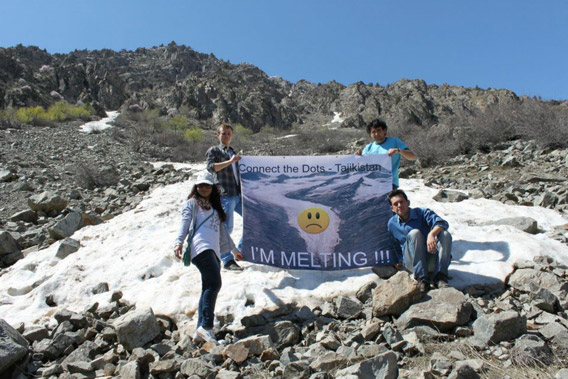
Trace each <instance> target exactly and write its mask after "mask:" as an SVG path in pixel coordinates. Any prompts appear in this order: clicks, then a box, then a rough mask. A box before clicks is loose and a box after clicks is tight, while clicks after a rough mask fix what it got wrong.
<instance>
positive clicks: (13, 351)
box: [0, 319, 29, 373]
mask: <svg viewBox="0 0 568 379" xmlns="http://www.w3.org/2000/svg"><path fill="white" fill-rule="evenodd" d="M28 349H29V345H28V342H27V341H26V339H25V338H24V337H23V336H22V335H21V334H20V333H19V332H18V331H17V330H16V329H14V328H13V327H12V326H11V325H10V324H8V323H7V322H6V321H4V320H3V319H0V373H2V372H4V371H6V370H7V369H8V368H10V367H11V366H12V365H13V364H14V363H16V362H18V361H19V360H20V359H22V358H23V357H24V356H25V355H26V354H27V352H28Z"/></svg>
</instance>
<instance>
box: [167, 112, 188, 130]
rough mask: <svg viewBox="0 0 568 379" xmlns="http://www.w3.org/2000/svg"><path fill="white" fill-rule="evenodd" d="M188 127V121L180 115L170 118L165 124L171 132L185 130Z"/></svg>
mask: <svg viewBox="0 0 568 379" xmlns="http://www.w3.org/2000/svg"><path fill="white" fill-rule="evenodd" d="M188 125H189V119H188V118H187V117H186V116H184V115H182V114H178V115H177V116H174V117H172V119H171V120H170V122H168V123H167V124H166V126H167V127H168V128H170V129H173V130H185V129H187V126H188Z"/></svg>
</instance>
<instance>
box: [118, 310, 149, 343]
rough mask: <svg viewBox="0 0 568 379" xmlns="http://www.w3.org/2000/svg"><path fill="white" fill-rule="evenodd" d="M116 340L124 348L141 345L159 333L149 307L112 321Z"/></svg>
mask: <svg viewBox="0 0 568 379" xmlns="http://www.w3.org/2000/svg"><path fill="white" fill-rule="evenodd" d="M114 328H115V329H116V335H117V338H118V342H119V343H121V344H122V345H123V346H124V347H125V349H126V350H128V351H131V350H132V349H134V348H137V347H142V346H144V345H145V344H146V343H148V342H150V341H152V340H153V339H154V338H156V337H157V336H158V335H159V334H160V324H159V323H158V320H157V319H156V317H155V316H154V312H153V311H152V309H151V308H145V309H140V310H135V311H132V312H129V313H127V314H125V315H123V316H121V317H119V318H118V319H116V320H115V321H114Z"/></svg>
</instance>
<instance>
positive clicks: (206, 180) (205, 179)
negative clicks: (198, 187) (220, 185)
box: [195, 171, 213, 186]
mask: <svg viewBox="0 0 568 379" xmlns="http://www.w3.org/2000/svg"><path fill="white" fill-rule="evenodd" d="M195 184H209V185H210V186H212V185H213V175H211V173H210V172H209V171H203V172H201V173H199V175H198V176H197V180H196V181H195Z"/></svg>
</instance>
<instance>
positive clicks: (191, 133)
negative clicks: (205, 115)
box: [183, 127, 205, 142]
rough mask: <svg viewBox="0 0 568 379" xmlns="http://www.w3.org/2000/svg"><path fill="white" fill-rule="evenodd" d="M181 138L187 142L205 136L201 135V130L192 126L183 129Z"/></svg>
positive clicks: (195, 140)
mask: <svg viewBox="0 0 568 379" xmlns="http://www.w3.org/2000/svg"><path fill="white" fill-rule="evenodd" d="M183 138H185V140H186V141H189V142H201V141H203V139H204V138H205V137H204V135H203V130H201V129H198V128H195V127H193V128H191V129H187V130H186V131H185V133H184V134H183Z"/></svg>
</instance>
